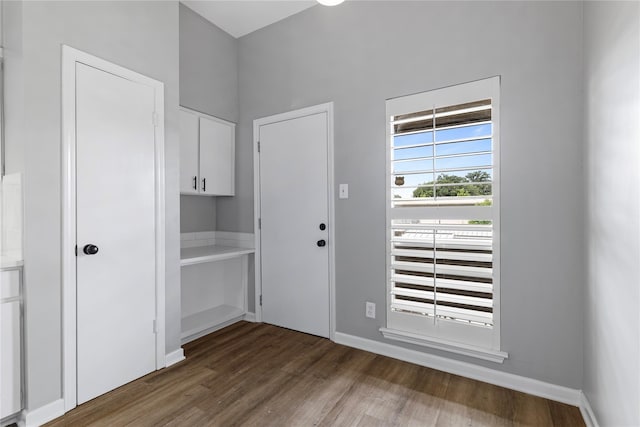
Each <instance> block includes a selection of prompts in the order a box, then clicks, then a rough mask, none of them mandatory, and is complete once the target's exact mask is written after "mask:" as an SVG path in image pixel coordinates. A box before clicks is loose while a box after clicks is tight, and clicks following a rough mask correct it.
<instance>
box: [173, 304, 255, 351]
mask: <svg viewBox="0 0 640 427" xmlns="http://www.w3.org/2000/svg"><path fill="white" fill-rule="evenodd" d="M244 313H245V311H244V310H243V309H242V308H240V307H233V306H230V305H219V306H216V307H212V308H210V309H207V310H204V311H201V312H198V313H195V314H192V315H190V316H186V317H183V318H182V333H181V334H180V338H181V340H182V344H185V343H188V342H189V341H193V340H195V339H197V338H200V337H202V336H204V335H207V334H209V333H211V332H214V331H217V330H218V329H222V328H224V327H226V326H228V325H231V324H232V323H235V322H237V321H239V320H242V319H244Z"/></svg>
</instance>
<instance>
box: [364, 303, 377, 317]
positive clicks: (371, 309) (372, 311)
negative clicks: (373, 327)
mask: <svg viewBox="0 0 640 427" xmlns="http://www.w3.org/2000/svg"><path fill="white" fill-rule="evenodd" d="M365 316H367V317H369V318H371V319H375V318H376V303H375V302H367V309H366V311H365Z"/></svg>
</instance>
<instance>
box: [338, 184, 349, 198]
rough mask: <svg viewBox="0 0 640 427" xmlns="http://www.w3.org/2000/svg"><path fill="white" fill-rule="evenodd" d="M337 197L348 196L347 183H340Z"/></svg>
mask: <svg viewBox="0 0 640 427" xmlns="http://www.w3.org/2000/svg"><path fill="white" fill-rule="evenodd" d="M338 197H339V198H341V199H348V198H349V184H340V192H339V195H338Z"/></svg>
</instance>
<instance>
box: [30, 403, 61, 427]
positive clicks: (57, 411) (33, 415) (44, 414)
mask: <svg viewBox="0 0 640 427" xmlns="http://www.w3.org/2000/svg"><path fill="white" fill-rule="evenodd" d="M64 408H65V403H64V400H63V399H58V400H54V401H53V402H51V403H47V404H46V405H44V406H41V407H39V408H36V409H34V410H33V411H27V412H25V416H24V423H25V425H26V427H31V426H33V427H37V426H41V425H42V424H46V423H48V422H49V421H52V420H55V419H56V418H58V417H61V416H63V415H64V413H65V409H64Z"/></svg>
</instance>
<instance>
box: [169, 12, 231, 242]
mask: <svg viewBox="0 0 640 427" xmlns="http://www.w3.org/2000/svg"><path fill="white" fill-rule="evenodd" d="M180 105H182V106H184V107H188V108H191V109H194V110H197V111H200V112H203V113H207V114H210V115H212V116H216V117H220V118H222V119H225V120H229V121H231V122H234V123H235V122H237V121H238V41H237V40H236V39H235V38H233V37H231V36H230V35H229V34H227V33H225V32H224V31H222V30H221V29H220V28H218V27H216V26H215V25H213V24H211V23H210V22H209V21H207V20H206V19H204V18H203V17H201V16H200V15H198V14H197V13H195V12H194V11H192V10H191V9H189V8H188V7H186V6H184V5H182V4H181V5H180ZM219 199H220V198H219V197H200V196H180V216H181V217H180V229H181V231H182V232H183V233H188V232H194V231H211V230H215V229H216V202H217V200H219Z"/></svg>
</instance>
